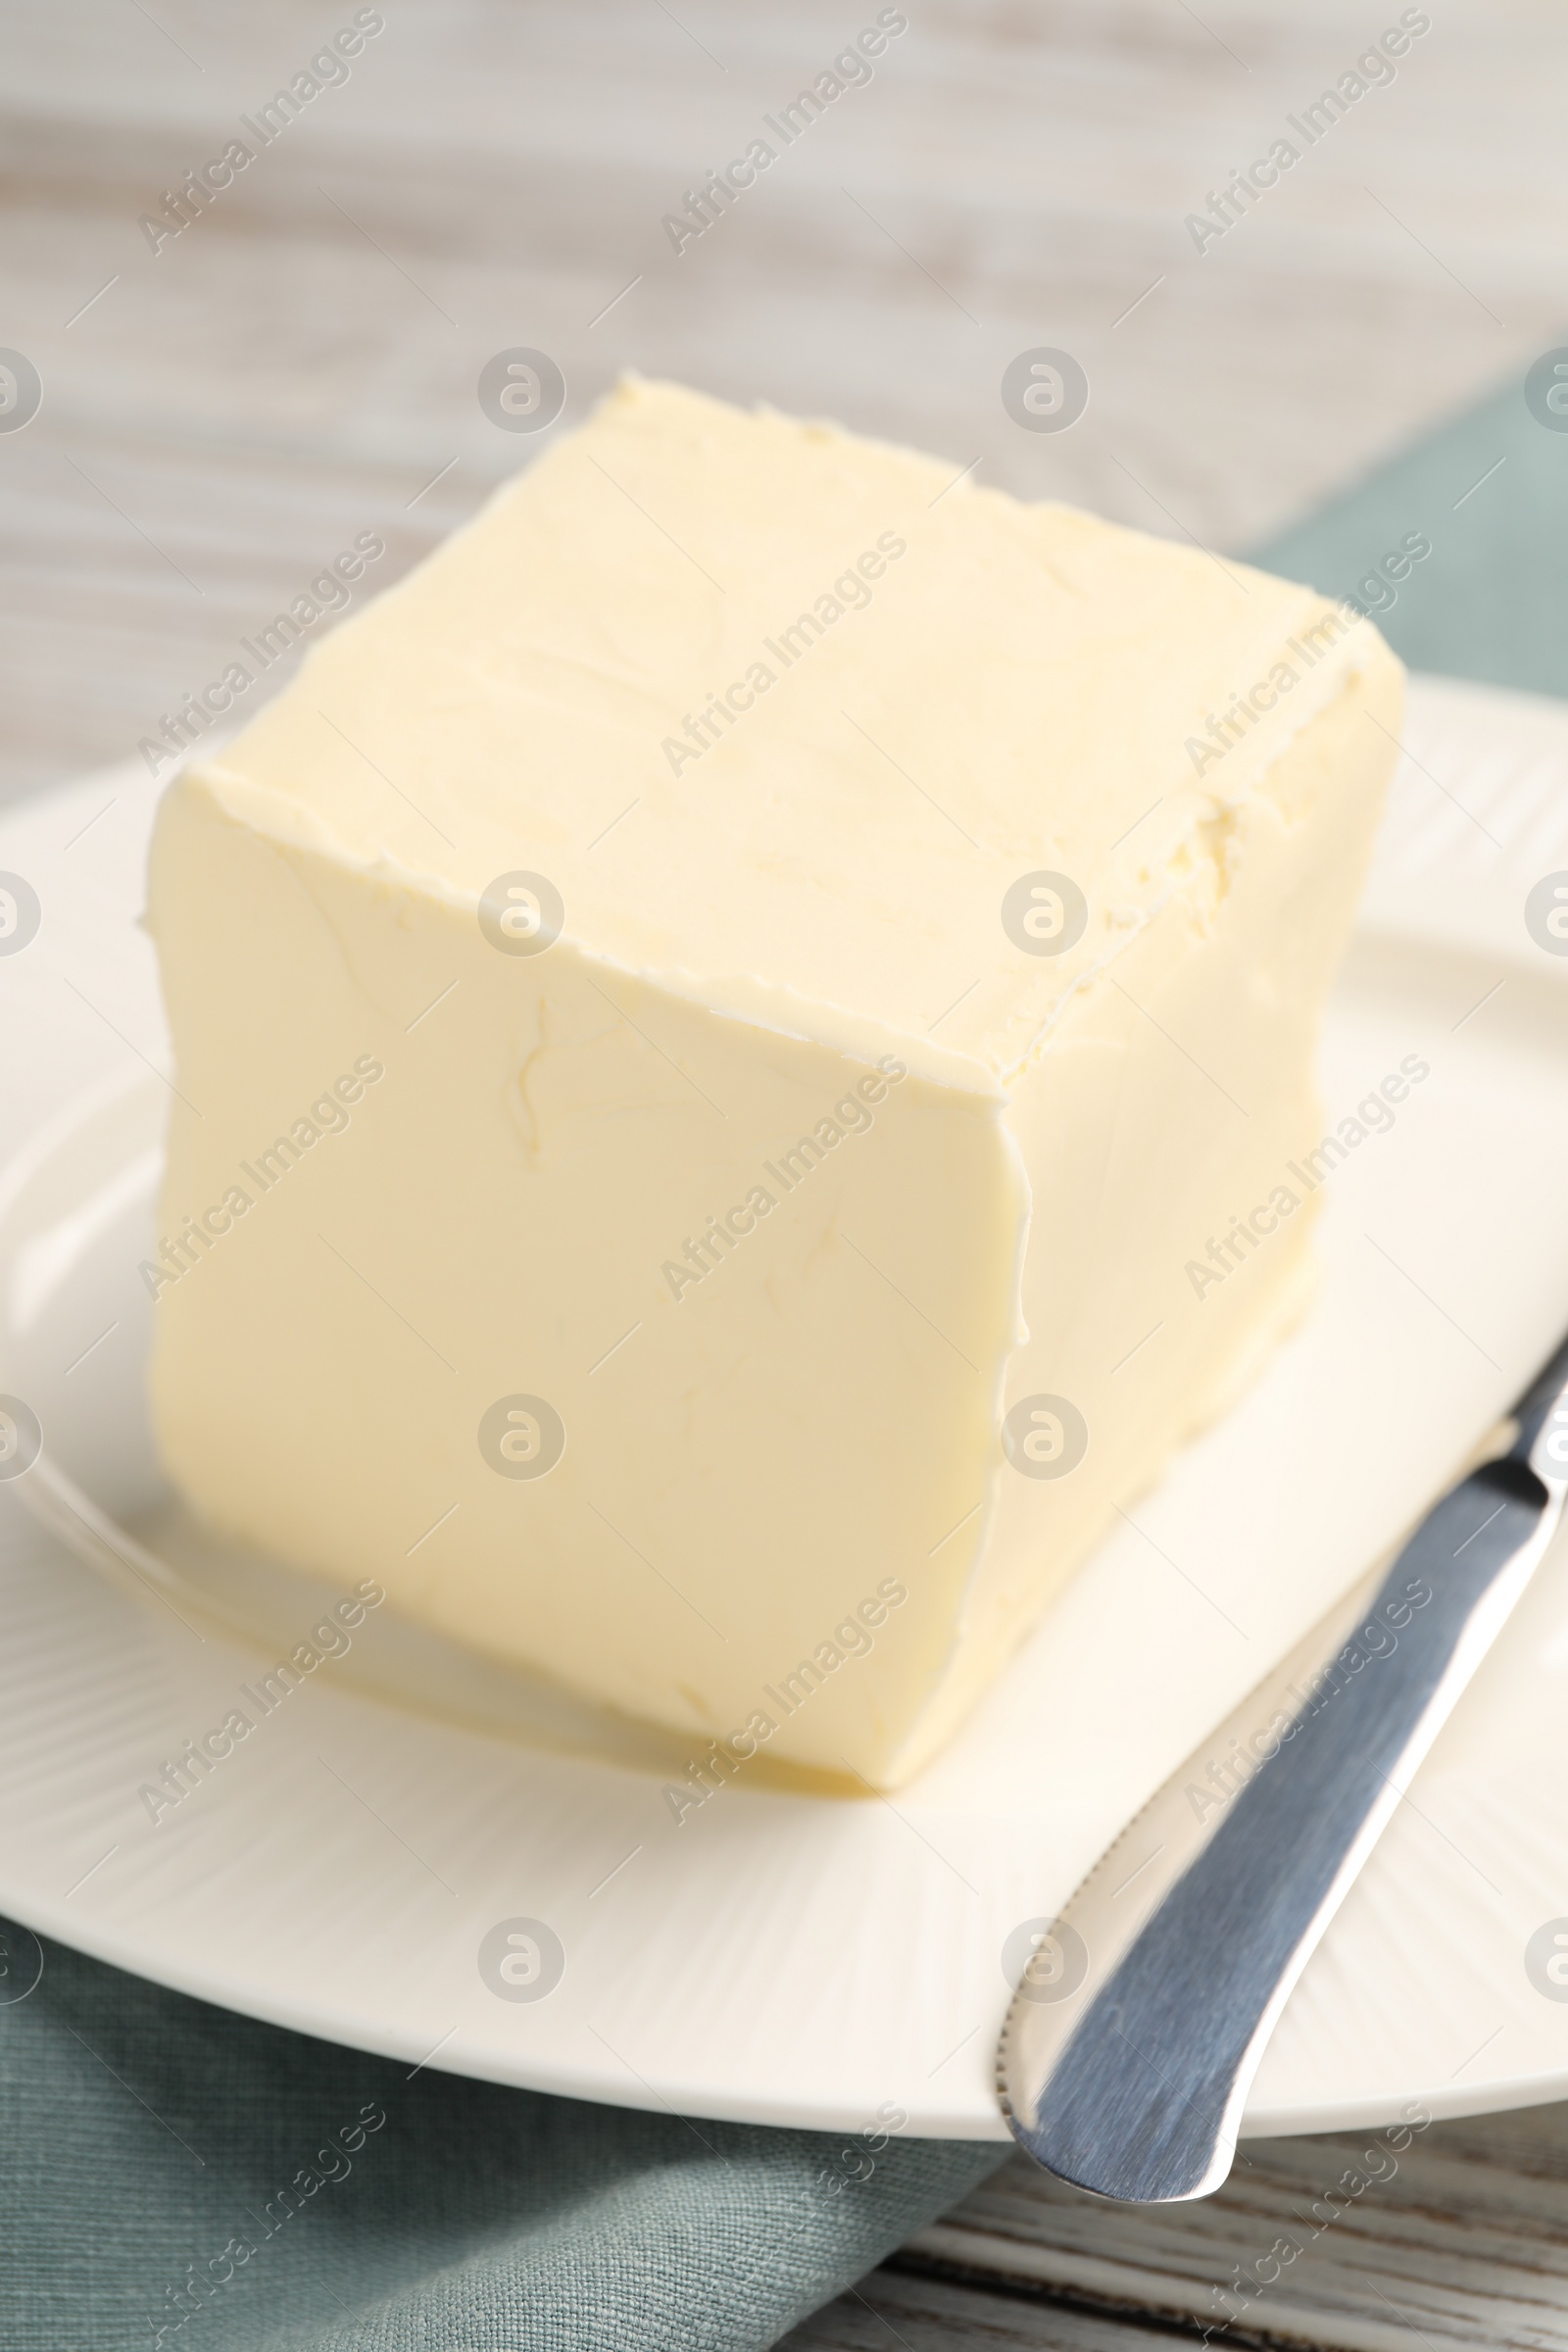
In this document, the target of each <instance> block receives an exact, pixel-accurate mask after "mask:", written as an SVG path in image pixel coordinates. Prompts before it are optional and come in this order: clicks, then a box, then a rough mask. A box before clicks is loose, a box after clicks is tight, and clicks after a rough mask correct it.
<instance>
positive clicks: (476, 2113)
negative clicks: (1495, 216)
mask: <svg viewBox="0 0 1568 2352" xmlns="http://www.w3.org/2000/svg"><path fill="white" fill-rule="evenodd" d="M1565 358H1568V354H1565ZM1565 380H1568V378H1565ZM1544 381H1545V384H1546V388H1547V389H1549V385H1550V377H1549V371H1548V375H1547V377H1546V378H1545V379H1544ZM1555 417H1556V411H1555V410H1554V409H1552V408H1551V407H1550V406H1549V405H1548V404H1547V403H1546V402H1545V400H1544V392H1543V390H1542V388H1541V381H1540V380H1538V383H1537V386H1536V404H1535V407H1534V408H1532V406H1531V405H1529V403H1528V402H1527V400H1526V398H1525V395H1524V391H1523V389H1522V387H1521V386H1519V385H1515V386H1512V387H1510V388H1509V389H1507V390H1506V391H1503V392H1500V393H1498V394H1497V395H1496V396H1495V398H1494V399H1492V400H1489V401H1487V402H1486V403H1484V404H1483V405H1482V406H1481V407H1480V408H1478V409H1476V410H1474V411H1473V412H1472V413H1471V414H1470V415H1468V416H1465V417H1460V418H1459V419H1458V420H1457V421H1455V422H1453V423H1450V424H1448V425H1446V426H1445V427H1444V428H1443V429H1442V430H1440V431H1438V432H1436V433H1434V434H1432V435H1431V436H1429V437H1428V438H1427V439H1425V440H1424V441H1422V442H1421V443H1419V444H1418V445H1417V446H1416V447H1414V448H1412V449H1411V450H1409V451H1407V452H1405V453H1403V454H1402V455H1400V456H1398V457H1397V458H1396V459H1394V460H1393V461H1392V463H1390V464H1388V465H1385V466H1383V467H1382V468H1381V469H1380V470H1378V471H1377V472H1375V473H1374V474H1373V475H1372V476H1371V477H1370V478H1369V479H1368V480H1366V481H1364V482H1362V483H1360V484H1359V485H1358V486H1356V487H1355V488H1353V489H1351V490H1350V491H1349V492H1348V493H1347V494H1346V495H1345V496H1344V497H1342V498H1339V499H1337V500H1335V501H1334V502H1333V503H1332V504H1331V505H1330V506H1328V507H1327V508H1325V509H1324V510H1323V511H1322V512H1321V513H1319V514H1318V515H1316V516H1314V517H1313V518H1312V519H1311V520H1309V521H1307V522H1304V523H1302V524H1300V525H1299V527H1297V528H1296V529H1294V530H1291V531H1288V532H1286V533H1284V534H1283V535H1281V536H1279V537H1277V538H1276V539H1274V540H1273V541H1272V542H1270V543H1269V544H1268V545H1267V546H1265V547H1262V548H1258V549H1255V550H1251V551H1250V554H1251V556H1252V560H1253V561H1255V562H1257V563H1259V564H1263V565H1264V566H1265V567H1267V568H1268V569H1270V570H1276V571H1280V572H1284V573H1286V574H1287V575H1288V576H1291V577H1294V578H1296V579H1302V580H1308V581H1310V582H1311V583H1312V585H1313V586H1314V587H1317V588H1320V589H1322V590H1324V591H1325V592H1327V593H1329V594H1335V595H1348V596H1349V597H1351V598H1353V599H1354V601H1355V602H1356V603H1358V604H1359V605H1360V606H1362V608H1363V609H1365V610H1368V611H1371V612H1372V613H1374V615H1375V617H1376V619H1377V621H1378V623H1379V626H1380V627H1381V628H1382V629H1383V630H1384V632H1385V634H1386V635H1387V636H1388V638H1389V639H1390V642H1391V643H1392V644H1393V645H1394V647H1395V648H1396V650H1397V652H1398V653H1400V654H1401V655H1402V656H1403V657H1404V659H1405V660H1406V661H1407V662H1410V663H1411V664H1412V665H1413V666H1416V667H1421V668H1426V669H1433V670H1441V671H1448V672H1452V673H1456V674H1459V675H1462V676H1467V677H1473V678H1486V679H1492V680H1494V681H1495V682H1497V683H1499V684H1504V685H1512V686H1523V687H1533V688H1535V689H1537V690H1538V691H1541V692H1544V693H1557V694H1565V695H1568V530H1565V528H1564V525H1565V523H1568V432H1564V431H1559V430H1558V429H1557V426H1556V422H1555ZM1547 418H1550V419H1552V421H1549V422H1548V421H1546V419H1547ZM1564 421H1565V422H1568V418H1565V419H1564ZM1418 542H1425V544H1426V550H1427V552H1425V553H1422V554H1418V553H1415V552H1414V543H1418ZM30 1958H31V1946H30V1939H29V1938H27V1937H26V1936H25V1932H23V1931H18V1930H10V1931H6V1932H4V1935H3V1938H0V2116H3V2125H4V2139H3V2143H0V2145H3V2153H0V2263H3V2265H4V2274H5V2276H4V2284H3V2287H0V2342H3V2343H4V2345H5V2346H6V2347H7V2348H8V2352H11V2348H12V2347H14V2348H15V2352H56V2348H57V2347H72V2348H74V2347H77V2346H81V2347H84V2348H85V2347H88V2346H90V2347H91V2352H160V2347H170V2348H175V2347H177V2352H284V2348H285V2347H288V2348H289V2352H415V2348H416V2347H418V2348H419V2352H429V2348H439V2352H502V2348H503V2347H505V2348H506V2352H761V2347H763V2346H766V2345H769V2344H772V2343H774V2342H776V2340H777V2339H778V2337H779V2336H780V2335H782V2334H784V2333H785V2332H786V2331H787V2330H788V2329H789V2328H790V2327H792V2326H793V2325H794V2324H795V2323H796V2322H797V2321H798V2320H799V2319H801V2318H803V2317H804V2316H805V2315H806V2314H807V2313H808V2312H809V2311H811V2310H814V2309H815V2308H816V2307H817V2306H818V2305H820V2304H822V2303H824V2302H826V2301H828V2300H829V2299H830V2298H831V2297H832V2296H833V2295H835V2294H838V2293H840V2292H841V2291H842V2290H843V2289H844V2288H845V2287H846V2286H848V2285H849V2284H850V2283H851V2282H852V2281H853V2280H854V2279H856V2278H858V2277H860V2276H861V2274H862V2273H864V2272H865V2271H867V2270H868V2269H870V2268H871V2267H872V2266H873V2265H874V2264H875V2263H877V2262H878V2261H880V2260H881V2259H882V2257H883V2256H884V2255H886V2254H887V2253H889V2252H891V2250H892V2249H893V2248H894V2247H895V2246H897V2245H898V2244H899V2243H900V2242H901V2241H902V2240H903V2239H904V2238H906V2237H907V2236H908V2235H909V2234H910V2233H911V2232H912V2231H913V2230H915V2229H919V2228H920V2227H921V2226H922V2225H923V2224H924V2223H926V2222H927V2221H929V2220H931V2219H932V2218H933V2217H934V2216H935V2215H936V2214H938V2213H940V2212H941V2211H942V2210H943V2209H944V2208H945V2207H946V2206H948V2205H951V2204H953V2203H954V2202H956V2199H958V2198H959V2197H961V2196H962V2195H963V2194H964V2193H965V2192H966V2191H967V2190H968V2189H969V2188H970V2187H972V2186H973V2185H974V2184H975V2183H976V2182H977V2181H979V2180H982V2179H983V2178H984V2177H985V2175H986V2174H987V2173H989V2172H991V2171H992V2170H994V2168H995V2167H996V2166H997V2165H998V2164H1000V2163H1001V2162H1003V2161H1004V2159H1005V2147H1004V2146H1003V2145H1001V2144H1000V2143H997V2142H994V2141H988V2142H983V2143H972V2142H964V2141H942V2140H901V2139H897V2138H896V2139H894V2140H892V2141H890V2142H889V2144H888V2146H887V2147H886V2148H885V2149H883V2150H881V2151H880V2152H879V2153H878V2154H877V2155H876V2157H875V2169H874V2170H873V2172H872V2173H871V2174H870V2176H869V2177H868V2178H864V2179H853V2178H851V2177H850V2175H851V2174H852V2173H853V2172H854V2171H857V2170H861V2169H863V2165H862V2162H861V2159H860V2158H857V2159H856V2160H855V2162H854V2163H853V2164H846V2162H845V2161H844V2159H843V2157H842V2155H841V2148H842V2145H843V2143H842V2142H841V2141H840V2140H839V2139H838V2138H836V2137H834V2136H831V2135H828V2134H821V2133H815V2132H806V2131H764V2130H760V2129H752V2128H749V2127H742V2126H739V2125H733V2124H713V2123H709V2122H705V2121H703V2120H701V2119H693V2120H689V2121H688V2120H683V2119H681V2118H679V2117H676V2116H668V2115H662V2114H659V2115H643V2114H637V2113H631V2112H627V2111H625V2110H622V2109H618V2108H610V2107H596V2106H589V2105H585V2104H582V2103H579V2102H576V2101H573V2100H567V2099H556V2098H547V2097H544V2096H541V2095H537V2094H534V2093H532V2092H527V2091H517V2090H503V2089H498V2088H496V2087H495V2086H493V2085H491V2084H488V2083H483V2082H465V2081H462V2080H460V2079H458V2078H455V2077H452V2076H448V2075H440V2074H435V2073H432V2072H417V2073H416V2074H415V2075H414V2076H413V2077H411V2076H410V2075H409V2073H408V2072H407V2070H406V2069H405V2068H403V2067H402V2066H399V2065H395V2064H391V2063H389V2062H387V2061H385V2060H381V2059H374V2058H367V2057H365V2056H363V2055H361V2054H360V2053H358V2052H356V2051H353V2050H347V2049H340V2048H336V2047H334V2046H331V2045H329V2044H326V2043H323V2042H319V2041H313V2040H310V2039H308V2038H307V2037H305V2036H303V2035H300V2034H286V2033H281V2032H278V2031H276V2030H274V2029H273V2028H270V2027H267V2026H259V2025H255V2024H253V2023H252V2022H250V2021H249V2020H248V2019H245V2018H239V2017H233V2016H230V2015H228V2014H227V2013H226V2012H224V2011H221V2010H218V2009H213V2008H209V2007H208V2006H206V2005H205V2004H204V2003H202V2002H199V2001H193V2000H188V1999H185V1998H183V1997H182V1996H180V1995H179V1994H176V1993H170V1992H165V1991H162V1990H160V1989H159V1988H158V1987H157V1986H155V1985H147V1984H144V1983H142V1982H141V1981H140V1980H138V1979H136V1978H133V1977H127V1976H123V1975H122V1974H120V1973H119V1972H118V1971H117V1970H114V1969H111V1968H106V1967H104V1966H102V1965H100V1964H99V1963H98V1962H96V1961H92V1960H87V1959H84V1958H82V1957H81V1956H80V1955H78V1954H76V1953H73V1952H71V1951H69V1950H66V1949H65V1948H63V1947H61V1946H58V1945H49V1946H47V1947H46V1949H45V1952H44V1961H45V1966H44V1972H43V1976H42V1979H41V1981H40V1982H39V1983H38V1985H37V1986H36V1988H35V1989H34V1990H32V1991H31V1992H29V1993H28V1994H27V1995H26V1997H25V1999H21V2000H16V1999H11V2000H9V2001H8V2000H7V1998H6V1995H7V1992H8V1990H9V1991H12V1992H14V1991H15V1989H16V1988H17V1987H18V1986H19V1985H21V1984H22V1983H24V1982H25V1978H26V1975H27V1971H28V1969H29V1967H30Z"/></svg>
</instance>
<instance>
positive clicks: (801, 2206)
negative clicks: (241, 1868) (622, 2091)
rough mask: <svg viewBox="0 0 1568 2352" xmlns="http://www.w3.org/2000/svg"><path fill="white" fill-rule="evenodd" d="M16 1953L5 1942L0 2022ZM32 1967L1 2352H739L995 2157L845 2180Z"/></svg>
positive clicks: (93, 1967)
mask: <svg viewBox="0 0 1568 2352" xmlns="http://www.w3.org/2000/svg"><path fill="white" fill-rule="evenodd" d="M36 1950H37V1946H36V1945H35V1944H34V1942H33V1939H32V1938H31V1937H30V1936H27V1935H26V1934H25V1931H21V1930H18V1929H16V1928H11V1929H8V1930H6V1931H4V1935H3V1948H0V1971H3V1973H0V2001H3V2000H4V1998H5V1993H6V1990H7V1987H8V1985H9V1986H10V1987H11V1988H12V1989H15V1988H16V1987H17V1986H19V1985H23V1984H25V1983H26V1982H28V1981H29V1979H30V1976H31V1971H32V1966H33V1962H34V1958H35V1955H36ZM43 1959H44V1970H43V1976H42V1979H41V1981H40V1982H39V1983H38V1984H37V1985H36V1988H35V1989H34V1990H32V1991H31V1992H29V1993H27V1994H26V1996H25V1998H24V1999H21V2000H14V2001H12V2002H11V2003H10V2004H9V2005H7V2006H0V2117H3V2132H4V2137H3V2143H0V2144H3V2157H0V2183H3V2185H0V2266H3V2285H0V2344H4V2345H5V2346H6V2347H7V2352H45V2348H47V2352H78V2348H79V2352H158V2347H160V2346H161V2347H163V2348H164V2352H283V2348H284V2347H285V2346H287V2347H290V2348H291V2352H306V2348H307V2347H308V2348H309V2352H416V2347H417V2352H502V2348H503V2347H505V2352H589V2348H591V2352H664V2348H665V2347H676V2346H678V2347H680V2348H681V2352H687V2348H688V2347H690V2352H761V2347H762V2346H764V2345H767V2344H771V2343H773V2342H775V2341H776V2340H777V2338H778V2337H779V2336H780V2335H781V2334H783V2333H784V2332H785V2331H786V2330H787V2329H788V2328H789V2327H792V2326H793V2325H794V2324H795V2322H796V2321H797V2320H799V2319H802V2318H804V2317H805V2316H806V2314H807V2313H808V2312H809V2311H813V2310H814V2309H815V2308H816V2307H817V2305H818V2304H820V2303H823V2302H825V2301H826V2300H827V2299H828V2298H829V2297H830V2296H832V2295H835V2294H837V2293H839V2292H840V2291H841V2290H842V2289H843V2288H844V2287H846V2286H848V2285H849V2284H850V2283H851V2281H852V2280H854V2279H856V2278H859V2277H860V2276H861V2274H862V2273H863V2272H865V2271H867V2270H869V2269H871V2268H872V2266H873V2265H874V2264H875V2263H877V2262H879V2261H880V2260H881V2259H882V2257H883V2256H884V2255H885V2254H887V2253H889V2252H891V2250H892V2249H893V2247H895V2246H896V2245H897V2244H898V2243H899V2242H900V2240H901V2239H902V2238H904V2237H906V2236H907V2234H908V2233H909V2231H910V2230H912V2229H918V2228H920V2227H921V2226H922V2224H924V2223H925V2222H927V2221H930V2220H932V2219H933V2218H934V2217H935V2216H936V2215H937V2214H939V2213H940V2212H942V2210H943V2209H944V2208H945V2207H946V2206H948V2205H951V2204H952V2203H953V2202H954V2201H955V2200H956V2198H958V2197H961V2196H962V2195H963V2194H964V2193H965V2191H966V2190H968V2189H969V2188H971V2187H972V2186H973V2185H974V2184H975V2182H977V2181H978V2180H983V2179H984V2177H985V2175H986V2174H987V2173H989V2172H991V2171H993V2170H994V2169H995V2168H996V2166H997V2165H998V2164H999V2163H1000V2162H1001V2161H1002V2160H1003V2158H1004V2156H1005V2148H1004V2147H1003V2146H1002V2145H1001V2144H999V2143H998V2142H996V2141H989V2142H985V2143H982V2144H974V2143H971V2142H967V2141H954V2140H934V2139H924V2140H920V2139H917V2140H900V2139H897V2138H895V2139H892V2140H890V2141H889V2143H888V2144H887V2146H886V2147H885V2148H884V2149H882V2150H881V2151H880V2152H879V2153H878V2154H876V2155H875V2156H874V2157H873V2158H871V2159H870V2161H871V2163H872V2166H873V2169H872V2170H871V2171H870V2172H869V2173H868V2174H866V2173H865V2165H866V2161H867V2154H866V2150H865V2148H864V2146H863V2143H862V2144H860V2145H859V2146H858V2149H857V2150H846V2149H845V2142H844V2141H843V2140H842V2139H841V2138H837V2137H832V2136H829V2135H827V2134H825V2133H818V2132H812V2131H766V2130H763V2129H761V2128H760V2127H753V2126H745V2125H739V2124H714V2123H708V2122H705V2121H703V2120H702V2119H700V2118H699V2119H694V2120H692V2121H689V2122H688V2121H683V2120H682V2119H681V2118H680V2117H678V2116H673V2115H662V2114H658V2115H642V2114H637V2113H633V2112H629V2111H627V2110H626V2109H623V2108H618V2107H598V2106H589V2105H587V2104H585V2103H583V2102H580V2101H578V2100H574V2099H557V2098H547V2097H544V2096H543V2095H541V2094H538V2093H535V2092H532V2091H523V2090H504V2089H500V2088H498V2087H497V2086H496V2085H494V2084H493V2083H488V2082H466V2081H464V2080H462V2079H461V2078H459V2077H457V2076H453V2075H440V2074H435V2073H433V2072H430V2071H423V2072H416V2073H414V2074H413V2075H412V2076H411V2073H410V2070H409V2069H408V2068H407V2067H406V2066H404V2065H402V2064H398V2063H393V2062H390V2061H388V2060H386V2059H381V2058H368V2057H366V2056H364V2055H363V2054H362V2053H361V2052H359V2051H357V2050H348V2049H340V2048H337V2047H335V2046H334V2045H332V2044H331V2043H328V2042H321V2041H313V2040H311V2039H310V2038H308V2037H307V2036H306V2035H304V2034H286V2033H282V2032H279V2031H278V2030H277V2029H275V2028H273V2027H270V2026H260V2025H256V2024H254V2023H253V2022H252V2021H251V2020H250V2019H248V2018H242V2017H233V2016H230V2015H229V2014H228V2013H227V2012H226V2011H224V2010H221V2009H214V2008H210V2007H209V2006H208V2005H207V2004H206V2003H205V2002H203V2001H193V2000H187V1999H185V1998H183V1997H182V1996H181V1995H180V1994H178V1993H172V1992H165V1991H163V1990H162V1989H161V1988H160V1987H159V1986H157V1985H148V1984H145V1983H143V1982H142V1981H141V1980H140V1979H139V1978H136V1977H127V1976H123V1975H122V1974H121V1972H120V1971H119V1970H118V1969H113V1968H107V1967H105V1966H103V1965H102V1963H100V1962H98V1961H96V1960H89V1959H85V1958H84V1957H82V1955H81V1954H79V1953H76V1952H73V1951H70V1950H68V1949H66V1948H64V1947H63V1946H61V1945H58V1944H52V1943H51V1944H48V1945H46V1946H45V1947H44V1952H43ZM841 2151H843V2153H841ZM845 2154H848V2155H849V2158H850V2161H849V2162H848V2163H846V2162H845V2160H844V2156H845ZM857 2174H859V2175H862V2176H863V2177H859V2178H856V2177H853V2176H855V2175H857Z"/></svg>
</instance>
